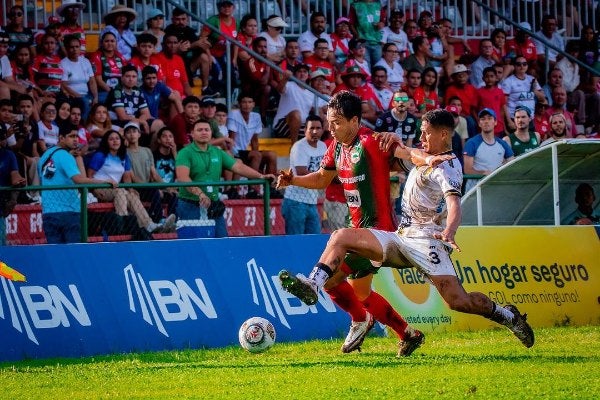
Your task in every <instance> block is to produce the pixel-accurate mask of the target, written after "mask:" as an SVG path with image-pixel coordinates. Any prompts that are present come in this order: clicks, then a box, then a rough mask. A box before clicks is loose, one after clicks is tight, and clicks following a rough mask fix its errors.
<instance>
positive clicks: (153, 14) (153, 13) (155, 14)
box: [146, 8, 165, 21]
mask: <svg viewBox="0 0 600 400" xmlns="http://www.w3.org/2000/svg"><path fill="white" fill-rule="evenodd" d="M161 15H162V16H163V17H164V16H165V13H164V12H162V11H161V10H159V9H158V8H153V9H152V10H150V11H148V16H147V17H146V21H149V20H151V19H154V18H156V17H159V16H161Z"/></svg>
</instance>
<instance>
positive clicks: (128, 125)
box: [123, 121, 140, 132]
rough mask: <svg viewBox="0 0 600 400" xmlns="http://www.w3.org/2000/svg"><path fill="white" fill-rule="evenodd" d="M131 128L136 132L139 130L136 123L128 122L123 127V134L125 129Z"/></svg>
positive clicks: (138, 125)
mask: <svg viewBox="0 0 600 400" xmlns="http://www.w3.org/2000/svg"><path fill="white" fill-rule="evenodd" d="M132 127H133V128H135V129H137V130H138V131H139V130H140V124H138V123H137V122H133V121H129V122H128V123H126V124H125V126H124V127H123V132H125V131H126V130H127V129H129V128H132Z"/></svg>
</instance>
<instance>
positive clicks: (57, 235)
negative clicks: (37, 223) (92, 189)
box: [42, 212, 81, 244]
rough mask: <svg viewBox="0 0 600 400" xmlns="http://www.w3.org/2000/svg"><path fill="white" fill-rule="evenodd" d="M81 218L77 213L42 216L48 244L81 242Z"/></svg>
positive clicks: (57, 213)
mask: <svg viewBox="0 0 600 400" xmlns="http://www.w3.org/2000/svg"><path fill="white" fill-rule="evenodd" d="M80 218H81V216H80V214H79V213H78V212H56V213H49V214H42V223H43V226H44V234H45V235H46V242H48V244H58V243H79V242H81V220H80Z"/></svg>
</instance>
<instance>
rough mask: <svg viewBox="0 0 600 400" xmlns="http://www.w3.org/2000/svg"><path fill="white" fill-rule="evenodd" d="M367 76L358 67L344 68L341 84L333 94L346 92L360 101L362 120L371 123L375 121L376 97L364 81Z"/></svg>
mask: <svg viewBox="0 0 600 400" xmlns="http://www.w3.org/2000/svg"><path fill="white" fill-rule="evenodd" d="M366 78H367V76H366V75H365V74H364V73H363V72H362V69H361V68H360V67H359V66H358V65H353V66H351V67H348V68H346V70H345V71H344V73H342V82H343V83H342V84H341V85H338V86H337V87H336V88H335V91H334V93H333V94H336V93H337V92H340V91H342V90H348V91H350V92H352V93H354V94H356V95H357V96H358V97H360V98H361V99H362V118H363V119H366V120H368V121H369V122H371V123H375V121H376V120H377V113H376V111H375V110H376V104H377V95H376V94H375V92H374V91H373V88H372V87H371V86H370V85H368V84H367V83H366V82H365V80H366Z"/></svg>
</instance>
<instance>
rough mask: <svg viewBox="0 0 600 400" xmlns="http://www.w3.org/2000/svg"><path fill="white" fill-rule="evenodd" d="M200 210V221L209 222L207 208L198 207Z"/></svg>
mask: <svg viewBox="0 0 600 400" xmlns="http://www.w3.org/2000/svg"><path fill="white" fill-rule="evenodd" d="M198 208H199V209H200V215H199V217H198V219H200V220H208V213H207V211H206V208H204V207H202V206H200V207H198Z"/></svg>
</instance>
